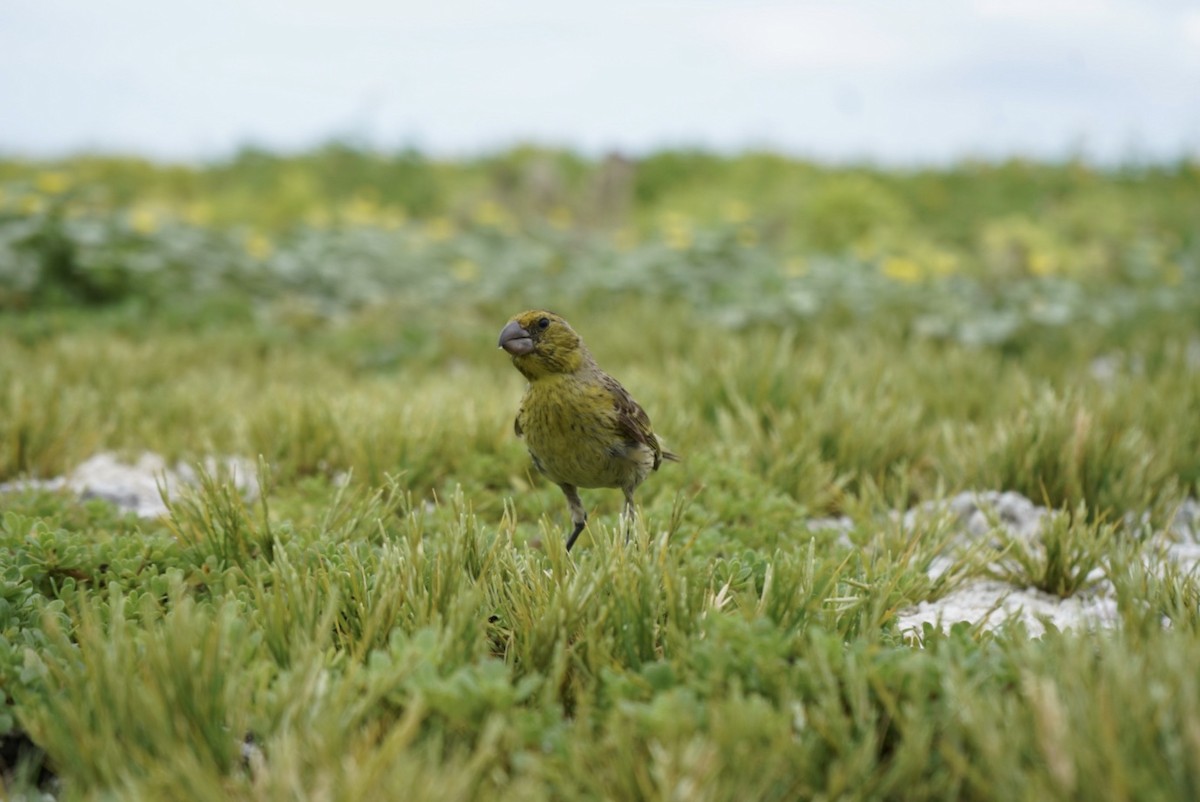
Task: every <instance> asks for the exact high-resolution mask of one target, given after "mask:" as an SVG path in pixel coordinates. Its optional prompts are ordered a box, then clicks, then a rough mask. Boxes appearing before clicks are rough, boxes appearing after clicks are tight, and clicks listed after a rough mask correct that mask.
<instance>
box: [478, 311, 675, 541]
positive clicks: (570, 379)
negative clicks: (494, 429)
mask: <svg viewBox="0 0 1200 802" xmlns="http://www.w3.org/2000/svg"><path fill="white" fill-rule="evenodd" d="M499 346H500V347H501V348H503V349H504V350H505V351H507V352H508V353H509V354H511V355H512V361H513V365H515V366H516V368H517V370H519V371H521V375H523V376H524V377H525V378H526V379H528V380H529V388H528V389H527V390H526V391H525V397H524V398H522V399H521V408H520V410H519V411H518V412H517V420H516V423H515V426H514V428H515V430H516V433H517V436H518V437H524V438H525V444H526V446H528V448H529V455H530V456H531V457H533V464H534V466H535V467H536V468H537V469H538V470H539V471H541V472H542V473H543V474H545V475H546V477H547V478H549V479H550V481H552V482H554V483H555V484H557V485H558V486H559V487H561V488H562V491H563V494H564V495H565V496H566V497H567V504H568V505H570V508H571V522H572V524H574V529H572V530H571V534H570V536H569V537H568V538H567V551H570V550H571V546H573V545H575V539H576V538H578V537H579V533H580V532H582V531H583V526H584V524H585V523H587V513H586V512H585V511H584V509H583V502H581V501H580V500H579V488H581V487H619V488H621V490H622V491H624V493H625V512H626V514H627V515H630V516H631V515H632V514H633V491H634V490H636V489H637V487H638V485H640V484H641V483H642V482H643V481H644V480H645V479H646V477H647V476H648V475H649V474H650V472H651V471H656V470H658V466H659V465H660V464H661V463H662V461H663V460H664V459H668V460H678V459H679V457H677V456H676V455H674V454H672V453H671V452H670V451H664V450H663V449H662V447H661V446H660V445H659V443H658V438H656V437H655V436H654V431H653V430H652V429H651V428H650V417H649V416H648V415H646V411H645V410H644V409H642V408H641V406H639V405H638V403H637V402H636V401H634V400H633V398H632V397H630V395H629V393H628V392H627V391H626V390H625V388H624V387H622V386H621V384H620V382H618V381H617V380H616V379H614V378H613V377H612V376H609V375H608V374H607V373H605V372H604V371H603V370H601V369H600V366H599V365H597V364H596V360H595V359H593V358H592V354H591V352H589V351H588V349H587V346H585V345H584V344H583V340H582V339H581V338H580V337H579V335H578V334H576V333H575V330H574V329H572V328H571V326H570V325H569V324H568V323H567V321H565V320H563V319H562V318H561V317H559V316H558V315H556V314H554V313H553V312H546V311H542V310H538V309H535V310H531V311H528V312H522V313H521V314H519V315H517V316H516V317H514V318H512V319H511V320H509V321H508V325H506V326H505V327H504V330H503V331H501V332H500V342H499Z"/></svg>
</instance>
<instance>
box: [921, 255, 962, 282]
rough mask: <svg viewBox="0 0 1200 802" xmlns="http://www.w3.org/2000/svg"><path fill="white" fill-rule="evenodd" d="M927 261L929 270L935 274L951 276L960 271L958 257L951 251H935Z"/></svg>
mask: <svg viewBox="0 0 1200 802" xmlns="http://www.w3.org/2000/svg"><path fill="white" fill-rule="evenodd" d="M927 262H928V263H929V271H930V272H931V273H933V274H934V275H935V276H949V275H953V274H954V273H957V272H958V257H956V256H955V255H954V254H953V253H951V252H950V251H941V250H939V251H934V252H933V253H932V254H930V256H929V258H928V260H927Z"/></svg>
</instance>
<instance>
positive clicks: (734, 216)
mask: <svg viewBox="0 0 1200 802" xmlns="http://www.w3.org/2000/svg"><path fill="white" fill-rule="evenodd" d="M721 214H722V215H723V216H724V217H725V222H727V223H733V224H735V225H737V224H739V223H744V222H746V221H747V220H749V219H750V207H749V206H747V205H746V204H745V203H743V202H742V201H740V200H731V201H726V203H725V205H724V206H723V207H722V209H721Z"/></svg>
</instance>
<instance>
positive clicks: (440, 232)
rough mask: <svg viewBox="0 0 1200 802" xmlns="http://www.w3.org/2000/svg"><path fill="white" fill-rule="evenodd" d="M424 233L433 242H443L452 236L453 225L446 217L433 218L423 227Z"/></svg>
mask: <svg viewBox="0 0 1200 802" xmlns="http://www.w3.org/2000/svg"><path fill="white" fill-rule="evenodd" d="M425 233H426V235H427V236H428V237H429V239H431V240H433V241H434V242H445V241H446V240H448V239H450V238H451V237H453V236H454V223H452V222H451V221H450V218H448V217H435V218H433V219H432V220H430V221H429V222H428V223H427V224H426V225H425Z"/></svg>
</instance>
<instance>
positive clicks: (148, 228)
mask: <svg viewBox="0 0 1200 802" xmlns="http://www.w3.org/2000/svg"><path fill="white" fill-rule="evenodd" d="M158 223H159V220H158V213H157V212H155V211H154V210H153V209H150V208H148V207H146V206H139V207H137V208H136V209H134V210H133V211H132V212H130V213H129V225H130V227H132V228H133V230H134V231H136V232H137V233H139V234H141V235H142V236H147V235H149V234H153V233H154V232H155V231H157V230H158Z"/></svg>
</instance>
